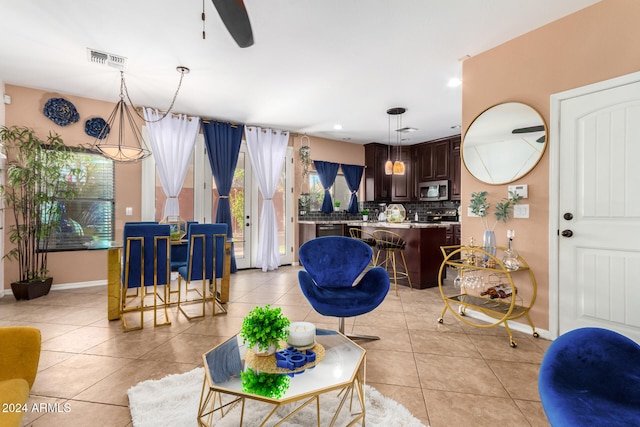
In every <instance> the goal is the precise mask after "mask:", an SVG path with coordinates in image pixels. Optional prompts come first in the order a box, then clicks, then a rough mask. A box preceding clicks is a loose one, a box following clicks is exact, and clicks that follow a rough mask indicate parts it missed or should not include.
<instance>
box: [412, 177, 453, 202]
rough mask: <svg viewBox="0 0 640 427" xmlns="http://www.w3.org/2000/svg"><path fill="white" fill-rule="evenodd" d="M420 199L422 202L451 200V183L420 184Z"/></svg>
mask: <svg viewBox="0 0 640 427" xmlns="http://www.w3.org/2000/svg"><path fill="white" fill-rule="evenodd" d="M418 198H419V199H420V201H421V202H435V201H438V200H449V181H448V180H446V179H443V180H441V181H427V182H421V183H420V184H418Z"/></svg>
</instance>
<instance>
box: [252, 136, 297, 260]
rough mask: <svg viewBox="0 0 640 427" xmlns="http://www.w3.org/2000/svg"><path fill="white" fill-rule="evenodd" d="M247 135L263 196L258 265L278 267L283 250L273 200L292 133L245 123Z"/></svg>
mask: <svg viewBox="0 0 640 427" xmlns="http://www.w3.org/2000/svg"><path fill="white" fill-rule="evenodd" d="M244 134H245V139H246V140H247V147H248V148H249V157H250V159H251V166H252V167H253V172H254V175H255V176H256V177H257V179H258V187H259V188H260V194H262V198H263V203H262V212H260V231H259V239H258V256H257V258H256V267H258V268H262V271H268V270H275V269H277V268H278V266H279V265H280V250H279V248H278V223H277V221H276V210H275V207H274V206H273V201H272V200H271V199H272V197H273V195H274V193H275V191H276V187H277V186H278V181H279V180H280V174H281V172H282V166H283V165H284V160H285V154H286V151H287V143H288V141H289V132H283V131H279V130H273V129H261V128H259V127H253V126H252V127H249V126H245V128H244Z"/></svg>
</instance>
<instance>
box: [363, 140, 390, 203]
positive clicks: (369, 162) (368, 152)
mask: <svg viewBox="0 0 640 427" xmlns="http://www.w3.org/2000/svg"><path fill="white" fill-rule="evenodd" d="M388 158H389V148H388V146H387V145H383V144H377V143H371V144H365V146H364V161H365V165H366V166H367V167H366V168H365V170H364V193H365V200H366V201H368V202H373V201H381V202H384V201H390V200H391V176H389V175H385V173H384V164H385V162H386V161H387V159H388Z"/></svg>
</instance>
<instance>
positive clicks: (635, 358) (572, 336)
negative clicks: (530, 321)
mask: <svg viewBox="0 0 640 427" xmlns="http://www.w3.org/2000/svg"><path fill="white" fill-rule="evenodd" d="M538 391H539V393H540V400H541V401H542V406H543V408H544V411H545V413H546V414H547V418H548V419H549V422H550V423H551V425H552V426H567V427H579V426H598V427H603V426H638V425H640V346H639V345H638V344H636V343H635V342H633V341H632V340H630V339H629V338H627V337H625V336H624V335H621V334H619V333H617V332H613V331H610V330H606V329H601V328H581V329H575V330H573V331H570V332H567V333H565V334H563V335H561V336H560V337H558V338H557V339H556V340H555V341H554V342H553V343H552V344H551V346H549V349H548V350H547V352H546V353H545V355H544V358H543V359H542V364H541V365H540V373H539V375H538Z"/></svg>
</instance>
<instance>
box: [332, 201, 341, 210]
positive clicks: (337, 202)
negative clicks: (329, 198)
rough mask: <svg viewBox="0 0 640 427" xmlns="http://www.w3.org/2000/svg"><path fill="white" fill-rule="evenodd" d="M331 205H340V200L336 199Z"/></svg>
mask: <svg viewBox="0 0 640 427" xmlns="http://www.w3.org/2000/svg"><path fill="white" fill-rule="evenodd" d="M333 206H335V207H336V208H339V207H340V200H336V201H335V202H333Z"/></svg>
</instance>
